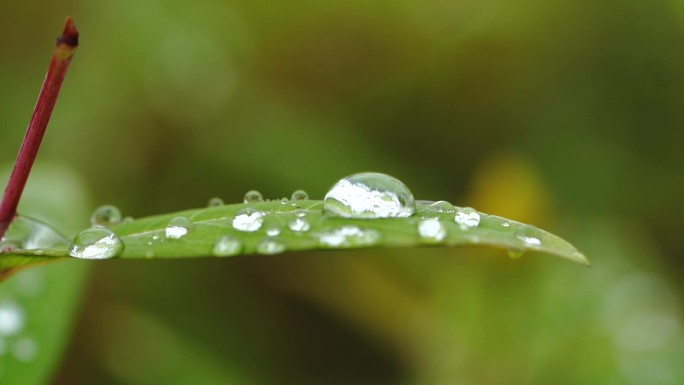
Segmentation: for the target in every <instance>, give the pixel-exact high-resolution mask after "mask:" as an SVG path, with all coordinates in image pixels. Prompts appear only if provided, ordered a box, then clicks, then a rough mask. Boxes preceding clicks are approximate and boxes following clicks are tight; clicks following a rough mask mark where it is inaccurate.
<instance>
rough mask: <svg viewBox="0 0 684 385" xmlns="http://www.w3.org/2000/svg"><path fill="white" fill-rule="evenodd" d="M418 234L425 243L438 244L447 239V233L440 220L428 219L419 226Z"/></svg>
mask: <svg viewBox="0 0 684 385" xmlns="http://www.w3.org/2000/svg"><path fill="white" fill-rule="evenodd" d="M418 234H419V235H420V239H421V240H422V241H423V242H425V243H437V242H439V241H441V240H443V239H444V238H445V237H446V235H447V232H446V228H444V225H443V224H442V222H440V221H439V219H437V218H427V219H423V220H421V221H420V223H419V224H418Z"/></svg>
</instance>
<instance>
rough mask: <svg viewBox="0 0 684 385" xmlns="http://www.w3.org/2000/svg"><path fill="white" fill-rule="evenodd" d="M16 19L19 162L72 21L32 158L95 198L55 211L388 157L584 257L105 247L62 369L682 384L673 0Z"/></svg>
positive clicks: (7, 14)
mask: <svg viewBox="0 0 684 385" xmlns="http://www.w3.org/2000/svg"><path fill="white" fill-rule="evenodd" d="M0 15H2V20H3V21H2V23H1V24H0V41H1V43H2V53H1V54H0V59H1V60H0V90H1V91H0V138H2V140H0V164H2V165H3V166H4V167H9V166H10V165H11V163H12V162H13V160H14V157H15V155H16V151H17V148H18V146H19V143H20V141H21V138H22V136H23V132H24V128H25V126H26V124H27V122H28V118H29V117H30V115H31V110H32V107H33V104H34V102H35V99H36V96H37V92H38V89H39V87H40V83H41V81H42V78H43V74H44V71H45V69H46V67H47V62H48V59H49V56H50V52H51V48H52V44H53V41H54V40H53V38H54V37H55V36H56V35H57V34H58V33H59V31H60V30H61V28H62V25H63V24H62V23H63V18H64V17H65V16H66V15H72V16H73V17H74V19H75V21H76V25H77V26H78V28H79V30H80V32H81V47H80V48H79V51H78V52H77V54H76V56H75V58H74V61H73V64H72V67H71V72H70V73H69V74H68V76H67V79H66V82H65V86H64V88H63V90H62V95H61V99H60V100H59V102H58V103H57V107H56V109H55V113H54V115H53V119H52V121H51V124H50V128H49V130H48V132H47V135H46V137H45V141H44V144H43V148H42V150H41V154H40V155H39V157H38V161H37V163H38V165H41V164H42V165H43V166H46V165H50V166H51V167H60V168H61V169H66V170H69V172H70V173H72V174H73V175H77V176H78V177H75V178H79V180H82V182H79V183H83V184H84V185H85V186H86V189H87V191H88V194H86V195H87V196H89V198H87V197H86V196H85V195H83V194H81V193H78V194H77V193H74V194H73V195H69V194H62V195H60V196H59V200H58V201H56V202H53V203H52V205H53V206H60V207H70V206H72V205H80V206H79V207H81V206H87V207H88V208H89V209H94V208H95V207H97V206H99V205H101V204H105V203H108V204H114V205H117V206H118V207H120V208H121V209H122V211H123V212H124V214H126V215H131V216H134V217H141V216H146V215H152V214H159V213H165V212H172V211H176V210H181V209H186V208H192V207H201V206H203V205H205V204H206V202H207V200H208V199H209V198H211V197H213V196H219V197H221V198H223V199H224V200H225V201H227V202H238V201H240V200H241V199H242V195H243V194H244V192H245V191H247V190H249V189H258V190H260V191H261V192H262V193H264V195H265V196H266V197H270V198H279V197H283V196H289V195H290V194H291V192H292V191H293V190H295V189H305V190H306V191H308V192H309V194H310V196H311V197H312V198H315V199H320V198H322V196H323V195H324V194H325V191H326V190H327V188H328V187H329V186H331V185H332V184H333V183H334V182H335V181H336V180H337V179H339V178H341V177H343V176H345V175H348V174H351V173H355V172H359V171H371V170H372V171H380V172H385V173H387V174H390V175H393V176H395V177H397V178H399V179H401V180H402V181H403V182H405V183H406V184H407V185H408V186H409V187H410V188H411V189H412V191H413V193H414V195H415V196H416V198H417V199H431V200H438V199H445V200H449V201H451V202H452V203H454V204H456V205H459V206H466V205H467V206H473V207H475V208H477V209H478V210H481V211H484V212H488V213H494V214H498V215H501V216H505V217H509V218H512V219H516V220H519V221H523V222H528V223H532V224H535V225H538V226H540V227H542V228H545V229H547V230H550V231H552V232H554V233H556V234H559V235H561V236H563V237H564V238H566V239H568V240H569V241H571V242H572V243H574V244H575V245H576V246H577V247H578V248H579V249H580V250H582V251H583V252H585V253H586V254H587V256H588V257H589V258H590V259H591V261H592V262H593V264H594V266H593V267H592V268H591V269H585V268H583V267H581V266H579V265H574V264H571V263H568V262H566V261H563V260H559V259H556V258H551V257H547V256H538V255H534V254H531V255H529V256H527V255H526V256H525V257H524V258H523V259H522V260H520V261H512V260H510V259H508V258H507V257H506V255H505V252H502V251H499V250H489V249H485V248H457V249H440V248H434V249H407V250H391V249H388V250H368V251H345V252H325V253H323V252H307V253H291V254H284V255H277V256H248V257H238V258H233V259H220V260H217V259H206V260H188V261H139V262H133V261H106V262H102V263H93V264H92V265H93V266H92V271H91V275H90V278H89V283H88V285H87V286H86V288H85V289H84V291H85V293H84V298H83V306H82V311H81V312H80V314H79V316H78V321H77V323H76V324H75V326H74V331H73V335H72V337H71V341H70V343H69V345H68V348H67V352H66V354H65V356H64V357H63V359H62V362H61V364H60V366H59V367H58V368H57V369H56V372H55V375H54V376H53V377H54V378H53V380H52V382H50V383H52V384H55V385H61V384H105V385H106V384H283V385H284V384H303V385H306V384H312V385H313V384H404V385H419V384H435V385H442V384H444V385H446V384H454V385H460V384H485V385H487V384H550V383H553V384H578V383H585V384H599V383H600V384H649V385H661V384H662V385H665V384H673V385H674V384H681V383H684V366H682V365H681V363H682V362H684V333H683V330H682V327H683V320H684V318H683V317H684V314H683V313H682V311H683V305H684V303H683V292H684V284H683V283H682V282H683V281H682V273H684V259H682V250H684V237H682V235H681V232H682V219H681V218H682V214H683V213H682V210H681V204H682V197H684V166H683V165H684V151H682V144H684V98H683V96H682V95H684V3H682V2H681V1H677V0H671V1H666V0H662V1H647V2H646V1H642V2H637V1H618V0H607V1H589V0H560V1H554V2H538V1H532V0H518V1H506V0H491V1H474V0H452V1H444V0H423V1H417V0H395V1H360V0H350V1H345V2H328V1H304V0H291V1H287V2H269V1H246V0H235V1H220V0H195V1H189V0H166V1H161V0H149V1H132V0H121V1H93V0H90V1H86V0H68V1H45V0H41V1H32V0H21V1H19V0H3V1H2V2H1V3H0ZM39 193H41V194H43V196H44V197H45V199H46V200H48V201H49V200H50V199H54V197H55V195H54V194H51V189H50V188H49V186H48V187H46V188H43V189H42V190H41V191H40V192H39ZM76 199H78V200H79V201H78V202H73V201H74V200H76ZM73 212H75V213H79V217H77V218H71V221H72V222H69V223H73V221H77V222H79V223H80V224H81V226H86V225H87V224H88V218H87V215H83V214H81V211H78V210H75V211H73ZM54 224H55V225H56V226H57V227H58V228H59V227H60V223H54ZM69 226H72V225H69ZM75 229H77V227H73V230H75ZM72 235H73V234H72ZM47 317H49V316H47Z"/></svg>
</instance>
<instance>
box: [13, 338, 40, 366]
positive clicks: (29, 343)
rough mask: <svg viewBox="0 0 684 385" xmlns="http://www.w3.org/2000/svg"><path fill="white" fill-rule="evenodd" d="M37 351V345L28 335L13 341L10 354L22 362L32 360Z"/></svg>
mask: <svg viewBox="0 0 684 385" xmlns="http://www.w3.org/2000/svg"><path fill="white" fill-rule="evenodd" d="M37 353H38V345H37V344H36V342H35V341H34V340H33V339H31V338H29V337H22V338H20V339H18V340H17V342H15V343H14V348H13V349H12V354H13V355H14V358H16V359H17V360H19V361H22V362H28V361H31V360H33V359H34V358H35V357H36V354H37Z"/></svg>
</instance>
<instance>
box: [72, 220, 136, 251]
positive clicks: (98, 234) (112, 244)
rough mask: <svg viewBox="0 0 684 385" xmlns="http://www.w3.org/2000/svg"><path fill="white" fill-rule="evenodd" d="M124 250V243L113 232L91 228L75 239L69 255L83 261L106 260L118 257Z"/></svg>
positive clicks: (100, 228) (101, 228) (102, 228)
mask: <svg viewBox="0 0 684 385" xmlns="http://www.w3.org/2000/svg"><path fill="white" fill-rule="evenodd" d="M123 249H124V245H123V243H122V242H121V240H120V239H119V237H117V236H116V234H114V233H113V232H112V231H111V230H108V229H106V228H104V227H91V228H89V229H86V230H83V231H81V232H80V233H79V234H78V235H77V236H76V238H74V242H73V243H72V244H71V247H70V248H69V255H70V256H72V257H74V258H82V259H106V258H112V257H115V256H117V255H118V254H119V253H121V252H122V251H123Z"/></svg>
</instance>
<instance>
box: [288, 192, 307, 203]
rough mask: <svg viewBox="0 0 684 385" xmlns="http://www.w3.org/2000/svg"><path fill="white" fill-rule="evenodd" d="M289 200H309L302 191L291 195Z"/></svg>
mask: <svg viewBox="0 0 684 385" xmlns="http://www.w3.org/2000/svg"><path fill="white" fill-rule="evenodd" d="M290 199H291V200H293V201H305V200H308V199H309V194H307V193H306V191H304V190H296V191H295V192H293V193H292V197H291V198H290Z"/></svg>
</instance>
